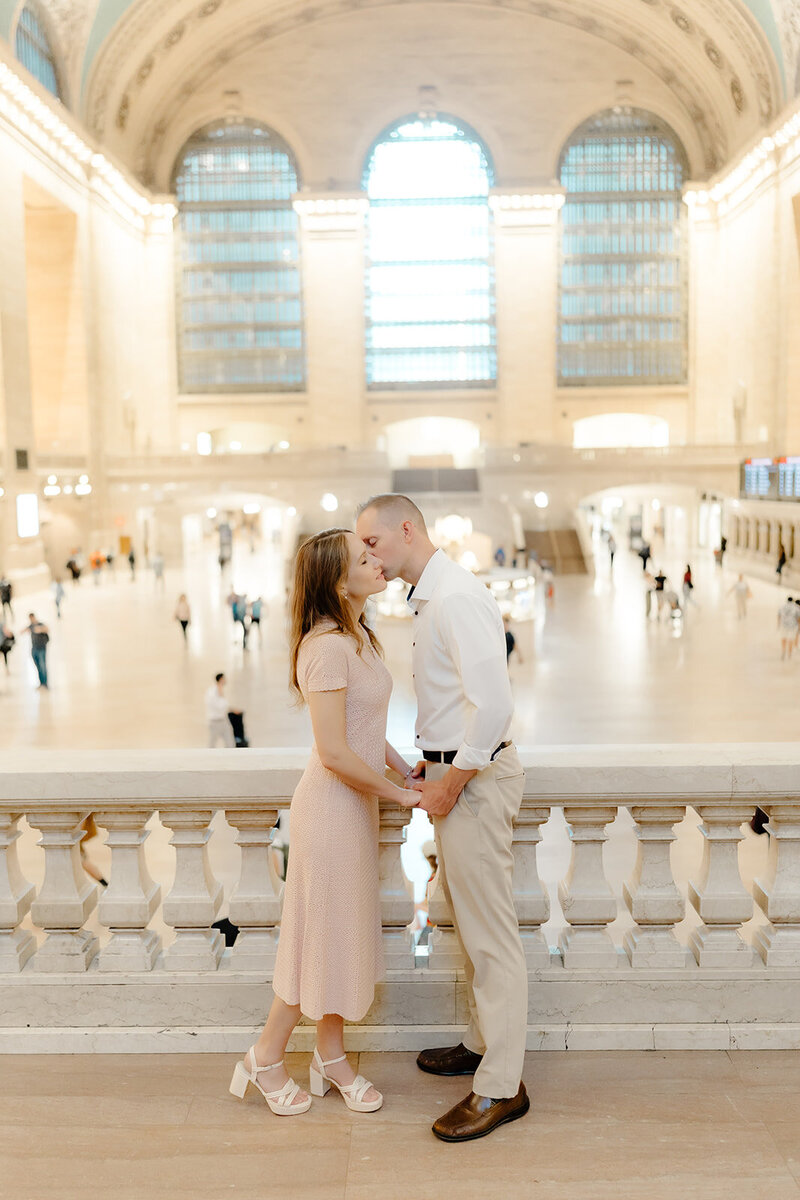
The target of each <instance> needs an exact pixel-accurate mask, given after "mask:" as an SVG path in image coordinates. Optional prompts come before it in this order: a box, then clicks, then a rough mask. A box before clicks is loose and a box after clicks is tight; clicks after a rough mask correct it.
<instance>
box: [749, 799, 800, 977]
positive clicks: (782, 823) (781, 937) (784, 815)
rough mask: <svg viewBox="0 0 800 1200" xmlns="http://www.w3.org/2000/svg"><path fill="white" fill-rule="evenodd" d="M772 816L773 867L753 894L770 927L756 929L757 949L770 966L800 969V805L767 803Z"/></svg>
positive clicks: (756, 885) (771, 848)
mask: <svg viewBox="0 0 800 1200" xmlns="http://www.w3.org/2000/svg"><path fill="white" fill-rule="evenodd" d="M763 807H764V809H765V811H766V812H767V813H768V815H769V825H768V826H767V829H768V831H769V834H770V839H769V865H768V867H767V876H766V879H765V880H764V881H763V882H762V880H760V879H756V880H755V881H754V883H753V892H754V894H755V898H756V902H757V904H758V905H759V906H760V907H761V908H762V909H763V911H764V912H765V913H766V915H767V916H768V917H769V920H770V924H769V925H765V926H761V927H760V928H759V929H757V930H756V934H755V942H756V949H757V950H758V952H759V954H760V955H761V957H762V958H763V960H764V962H765V963H766V965H767V966H768V967H798V966H800V804H797V803H790V802H788V801H787V802H773V803H771V804H768V803H766V802H765V803H764V804H763Z"/></svg>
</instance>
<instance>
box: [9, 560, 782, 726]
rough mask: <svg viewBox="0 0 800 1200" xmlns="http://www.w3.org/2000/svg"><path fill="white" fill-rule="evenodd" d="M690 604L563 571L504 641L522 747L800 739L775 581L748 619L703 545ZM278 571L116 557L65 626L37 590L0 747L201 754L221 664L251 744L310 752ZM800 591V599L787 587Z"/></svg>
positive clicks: (634, 582) (406, 703) (757, 589)
mask: <svg viewBox="0 0 800 1200" xmlns="http://www.w3.org/2000/svg"><path fill="white" fill-rule="evenodd" d="M656 555H657V557H656V561H655V563H654V565H655V566H659V565H662V561H661V560H662V559H663V566H664V568H665V570H666V571H667V573H668V574H671V575H672V576H673V577H674V578H675V579H676V581H677V582H678V584H679V582H680V577H681V574H682V571H683V566H684V563H685V558H684V557H683V555H680V556H679V555H678V554H676V553H664V554H662V555H661V558H658V551H656ZM692 562H693V567H694V570H695V580H696V589H695V598H696V606H693V607H691V608H690V609H689V611H688V613H687V616H686V619H685V621H684V622H683V626H682V628H674V627H673V626H672V623H671V622H667V621H666V620H664V621H662V622H660V623H659V622H657V621H655V620H650V621H649V622H648V621H646V620H645V615H644V585H643V581H642V571H641V566H640V563H639V560H638V559H637V558H635V557H634V556H633V555H631V554H629V553H627V552H626V551H622V550H621V551H620V553H619V554H618V556H617V561H616V563H615V567H614V576H613V578H612V577H611V575H610V572H609V570H608V566H607V558H606V556H605V555H604V554H603V553H602V552H601V554H600V557H599V566H598V572H597V576H596V577H595V578H592V577H587V576H567V577H562V578H559V579H557V581H556V596H555V603H554V605H553V607H552V608H550V609H548V610H547V612H546V613H545V614H544V615H543V617H542V618H540V619H539V620H537V621H536V622H533V621H530V622H527V623H524V624H522V623H520V624H519V625H518V626H517V627H516V631H515V632H516V634H517V638H518V643H519V647H520V651H521V653H522V659H523V661H522V662H515V661H514V660H512V664H511V675H512V680H513V685H514V691H515V695H516V702H517V710H516V718H515V725H514V734H515V737H516V739H517V742H518V743H519V744H520V745H522V746H536V745H537V744H538V745H549V744H565V743H567V744H575V743H579V744H580V743H603V742H609V743H624V742H636V743H650V742H703V741H719V742H738V741H748V742H755V741H795V740H797V739H798V737H799V736H800V733H799V730H800V725H799V724H798V712H797V708H798V706H797V697H798V695H800V654H798V655H797V658H796V659H795V660H794V661H792V662H787V663H781V661H780V644H779V640H778V636H777V633H776V614H777V608H778V604H779V603H780V601H781V600H782V599H783V598H784V597H785V594H786V591H785V590H780V589H779V588H778V586H777V583H776V582H775V581H774V580H770V579H766V580H765V579H758V578H751V580H750V586H751V588H752V591H753V599H752V601H751V604H750V610H749V612H748V615H747V618H746V620H744V621H738V620H737V617H736V610H735V601H734V599H733V597H732V596H729V595H727V592H728V590H729V589H730V587H731V586H732V584H733V582H734V580H735V577H736V573H735V571H734V570H733V569H728V568H727V567H726V568H725V569H724V570H719V569H718V568H715V567H714V565H713V561H712V559H711V554H710V551H697V552H696V553H695V554H694V555H693V556H692ZM231 582H233V583H234V584H235V585H236V587H237V588H238V589H241V590H247V591H248V592H249V593H250V594H251V595H253V594H255V593H256V592H258V591H260V592H261V593H262V594H263V595H264V596H265V597H267V598H268V600H269V603H270V607H269V617H268V619H267V622H266V627H265V629H264V631H263V632H264V638H263V642H261V643H260V642H259V639H258V636H257V634H254V635H253V636H252V637H251V639H250V642H249V646H248V649H247V651H246V652H245V651H243V650H242V648H241V633H240V632H239V631H238V630H236V631H234V629H233V626H232V622H231V619H230V610H229V608H228V607H227V605H226V604H225V595H226V594H227V592H228V590H229V588H230V584H231ZM182 591H185V592H187V593H188V596H189V600H190V602H191V605H192V610H193V622H192V625H191V626H190V629H189V641H188V644H187V645H186V646H184V644H183V641H182V638H181V634H180V628H179V626H178V624H177V622H176V621H175V620H174V619H173V613H174V608H175V601H176V599H177V596H178V593H179V592H182ZM283 594H284V581H283V574H282V563H281V561H280V559H279V557H278V556H277V555H276V554H274V553H270V552H257V553H256V554H253V555H251V554H250V553H248V551H247V549H246V548H245V547H241V548H239V547H237V548H236V552H235V557H234V569H233V572H232V573H231V574H230V575H228V576H226V578H225V580H223V581H221V580H220V576H219V569H218V567H217V566H216V564H215V562H214V558H213V553H212V552H211V551H210V550H209V551H208V552H207V553H205V554H199V555H197V556H196V557H193V558H191V559H189V561H187V563H186V564H185V566H184V567H181V568H178V567H172V568H168V570H167V572H166V581H165V586H164V588H163V590H161V589H159V588H157V587H156V584H155V581H154V578H153V576H152V573H151V572H148V571H147V570H140V571H139V573H138V577H137V579H136V581H135V582H134V583H131V582H130V579H129V573H128V570H127V565H124V569H123V565H122V564H121V565H120V566H119V567H118V568H117V571H116V574H115V575H114V576H113V577H105V578H104V579H103V581H102V583H101V585H100V586H99V587H95V586H94V585H93V583H92V581H91V579H85V580H82V581H81V583H80V584H79V586H78V587H72V586H71V585H68V593H67V597H66V600H65V602H64V606H63V617H62V619H61V620H60V621H56V620H54V619H52V618H53V617H54V610H53V602H52V598H51V597H50V595H49V594H44V595H42V596H34V597H31V598H30V606H31V607H33V608H34V609H35V611H37V613H38V614H39V615H40V616H44V617H45V619H51V642H50V646H49V650H48V654H49V669H50V681H51V687H50V690H49V691H48V692H41V691H37V690H36V686H35V685H36V675H35V672H34V667H33V662H32V660H31V657H30V653H29V650H28V643H27V638H26V637H25V636H24V635H23V636H22V637H20V638H19V639H18V644H17V646H15V648H14V649H13V650H12V652H11V656H10V660H9V662H10V674H9V675H8V676H4V675H3V672H2V667H0V739H2V742H1V743H0V744H3V745H7V746H10V745H14V746H19V747H23V746H31V747H34V746H48V747H65V748H66V747H75V748H87V749H88V748H108V749H111V748H115V747H145V748H147V747H152V748H156V747H165V746H203V745H205V742H206V726H205V719H204V711H203V694H204V691H205V689H206V687H207V686H208V685H209V682H210V681H212V680H213V676H214V674H215V673H216V672H217V671H220V670H222V671H225V672H226V674H227V676H228V679H229V682H230V688H229V691H230V696H231V698H232V699H233V700H235V701H237V702H238V703H239V705H240V706H241V707H242V708H244V710H245V720H246V727H247V732H248V736H249V738H250V741H251V744H252V745H254V746H281V745H286V746H304V745H308V743H309V736H310V729H309V723H308V718H307V715H306V714H305V713H304V712H303V711H302V710H300V709H298V708H297V707H296V706H294V705H293V703H292V699H291V697H290V695H289V693H288V689H287V655H286V640H285V620H284V611H283V604H282V599H283ZM798 594H800V592H799V593H798ZM15 607H16V613H15V620H14V621H13V622H12V625H13V627H14V628H15V629H16V630H17V631H18V630H20V629H21V628H22V626H23V625H24V624H25V623H26V613H27V612H28V609H29V600H28V598H27V597H21V598H20V599H19V600H18V601H17V603H16V606H15ZM379 632H380V635H381V637H382V639H383V641H384V643H385V646H386V655H387V664H388V666H389V668H390V669H391V671H392V674H393V676H394V679H395V691H394V697H393V700H392V706H391V710H390V720H389V736H390V738H391V739H392V740H393V741H395V742H396V743H397V744H398V745H401V746H402V745H405V746H408V745H410V744H411V742H412V739H413V722H414V702H413V693H412V689H411V679H410V674H409V656H408V640H409V636H410V627H409V625H408V623H407V622H405V621H402V620H382V621H381V622H380V623H379Z"/></svg>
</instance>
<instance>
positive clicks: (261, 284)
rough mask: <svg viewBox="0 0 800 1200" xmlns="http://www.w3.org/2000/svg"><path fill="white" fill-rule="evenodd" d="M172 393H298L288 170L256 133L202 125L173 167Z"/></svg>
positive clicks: (279, 152) (301, 371)
mask: <svg viewBox="0 0 800 1200" xmlns="http://www.w3.org/2000/svg"><path fill="white" fill-rule="evenodd" d="M173 187H174V190H175V193H176V195H177V198H178V213H179V216H178V221H179V231H180V247H179V271H178V306H177V307H178V325H179V351H178V359H179V366H180V384H181V391H184V392H212V391H220V390H225V391H236V390H239V391H288V390H297V389H300V388H302V387H303V385H304V381H305V360H304V351H303V305H302V296H301V280H300V249H299V242H298V234H297V214H296V213H295V211H294V209H293V208H292V196H293V194H294V193H295V192H296V191H297V170H296V168H295V163H294V159H293V157H292V154H291V151H290V150H289V148H288V146H286V145H285V143H284V142H283V141H281V139H280V138H279V137H278V136H277V135H276V134H275V133H273V132H272V131H271V130H270V129H267V128H265V127H264V126H263V125H258V124H255V123H251V122H245V121H239V122H237V123H236V124H215V125H209V126H207V127H206V128H205V129H201V130H200V131H199V132H197V133H195V134H194V135H193V136H192V137H191V138H190V139H189V141H188V142H187V143H186V145H185V146H184V148H183V150H182V152H181V154H180V157H179V159H178V163H177V166H176V168H175V173H174V178H173Z"/></svg>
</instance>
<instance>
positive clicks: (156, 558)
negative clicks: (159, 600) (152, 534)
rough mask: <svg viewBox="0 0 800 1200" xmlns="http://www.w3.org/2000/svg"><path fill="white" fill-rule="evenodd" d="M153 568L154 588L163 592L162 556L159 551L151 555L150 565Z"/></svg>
mask: <svg viewBox="0 0 800 1200" xmlns="http://www.w3.org/2000/svg"><path fill="white" fill-rule="evenodd" d="M150 565H151V566H152V568H153V578H154V580H155V585H156V587H157V588H158V589H159V590H160V591H162V592H163V590H164V556H163V555H162V553H161V551H160V550H156V552H155V554H154V555H153V561H152V563H151V564H150Z"/></svg>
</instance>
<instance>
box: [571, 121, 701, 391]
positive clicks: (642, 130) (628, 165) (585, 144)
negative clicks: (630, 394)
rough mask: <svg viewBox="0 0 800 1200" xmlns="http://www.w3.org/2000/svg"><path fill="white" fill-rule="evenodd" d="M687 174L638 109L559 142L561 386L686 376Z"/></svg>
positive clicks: (674, 144) (659, 128)
mask: <svg viewBox="0 0 800 1200" xmlns="http://www.w3.org/2000/svg"><path fill="white" fill-rule="evenodd" d="M686 172H687V167H686V156H685V154H684V151H683V148H682V147H681V145H680V143H679V142H678V140H677V138H676V137H675V135H674V134H673V133H672V131H671V130H670V129H669V128H668V127H667V126H666V125H665V124H664V123H663V122H661V121H660V120H659V119H658V118H657V117H655V116H653V115H652V114H650V113H646V112H641V111H638V110H627V111H622V112H611V111H609V112H604V113H600V114H598V115H597V116H596V117H593V118H592V119H591V120H590V121H587V122H586V123H585V124H584V125H582V126H581V127H580V129H578V130H577V131H576V133H575V134H574V135H573V137H572V138H571V139H570V141H569V142H568V143H567V145H566V147H565V148H564V151H563V152H562V156H561V168H560V176H561V183H562V185H563V186H564V188H565V189H566V192H567V196H566V202H565V204H564V207H563V209H562V219H561V273H560V317H559V334H558V378H559V383H561V384H583V385H592V384H606V383H620V382H627V383H632V384H635V383H638V384H642V383H685V381H686V342H687V323H686V251H685V246H686V237H685V213H684V206H683V204H682V203H681V188H682V186H683V182H684V180H685V178H686ZM632 318H639V319H632ZM641 318H644V319H641ZM658 318H669V319H666V320H664V319H658Z"/></svg>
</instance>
